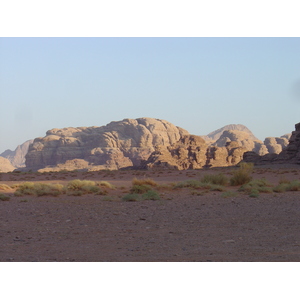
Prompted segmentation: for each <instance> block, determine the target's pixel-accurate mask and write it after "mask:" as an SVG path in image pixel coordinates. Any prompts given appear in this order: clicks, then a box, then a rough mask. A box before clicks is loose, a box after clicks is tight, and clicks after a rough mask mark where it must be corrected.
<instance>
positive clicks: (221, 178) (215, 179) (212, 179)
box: [200, 173, 228, 186]
mask: <svg viewBox="0 0 300 300" xmlns="http://www.w3.org/2000/svg"><path fill="white" fill-rule="evenodd" d="M200 181H201V182H202V183H212V184H217V185H223V186H225V185H227V184H228V178H227V177H226V176H225V175H224V174H222V173H220V174H217V175H210V174H207V175H204V176H203V178H202V179H201V180H200Z"/></svg>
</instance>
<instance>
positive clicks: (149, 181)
mask: <svg viewBox="0 0 300 300" xmlns="http://www.w3.org/2000/svg"><path fill="white" fill-rule="evenodd" d="M132 184H133V185H150V186H157V185H158V184H157V183H156V182H155V181H154V180H153V179H150V178H144V179H137V178H133V179H132Z"/></svg>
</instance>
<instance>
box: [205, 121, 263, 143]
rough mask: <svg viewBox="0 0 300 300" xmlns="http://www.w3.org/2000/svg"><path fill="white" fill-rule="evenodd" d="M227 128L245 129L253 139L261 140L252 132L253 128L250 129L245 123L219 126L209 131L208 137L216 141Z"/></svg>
mask: <svg viewBox="0 0 300 300" xmlns="http://www.w3.org/2000/svg"><path fill="white" fill-rule="evenodd" d="M225 130H238V131H243V132H246V133H248V134H249V138H250V139H252V140H259V139H258V138H257V137H256V136H255V135H254V134H253V133H252V132H251V130H249V129H248V128H247V127H246V126H245V125H242V124H229V125H226V126H224V127H222V128H219V129H217V130H215V131H213V132H211V133H209V134H208V135H207V136H206V137H208V139H210V140H213V141H216V140H218V139H219V138H220V137H221V135H222V133H223V132H224V131H225Z"/></svg>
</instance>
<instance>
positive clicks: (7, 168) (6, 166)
mask: <svg viewBox="0 0 300 300" xmlns="http://www.w3.org/2000/svg"><path fill="white" fill-rule="evenodd" d="M14 169H15V167H14V166H13V165H12V164H11V163H10V161H9V160H8V159H6V158H4V157H1V156H0V173H1V172H3V173H6V172H11V171H13V170H14Z"/></svg>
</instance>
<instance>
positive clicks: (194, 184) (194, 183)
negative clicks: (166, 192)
mask: <svg viewBox="0 0 300 300" xmlns="http://www.w3.org/2000/svg"><path fill="white" fill-rule="evenodd" d="M201 185H203V184H202V183H201V182H200V181H199V180H195V179H190V180H185V181H181V182H178V183H177V184H176V185H175V186H174V188H175V189H178V188H194V189H197V188H199V187H200V186H201Z"/></svg>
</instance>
